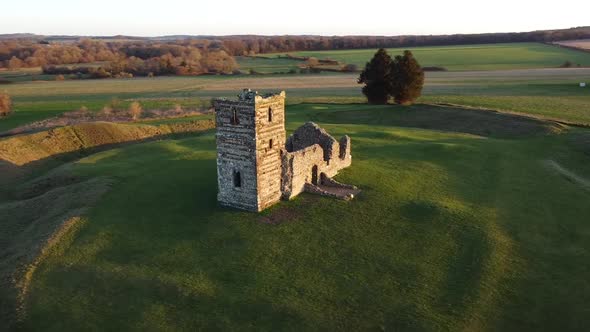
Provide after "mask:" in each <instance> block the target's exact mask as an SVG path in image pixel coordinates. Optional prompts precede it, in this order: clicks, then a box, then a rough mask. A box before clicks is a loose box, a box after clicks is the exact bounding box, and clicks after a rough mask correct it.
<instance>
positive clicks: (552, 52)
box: [265, 43, 590, 70]
mask: <svg viewBox="0 0 590 332" xmlns="http://www.w3.org/2000/svg"><path fill="white" fill-rule="evenodd" d="M404 49H410V50H411V51H412V52H413V53H414V55H415V56H416V58H417V59H418V61H419V62H420V64H421V65H422V66H440V67H445V68H447V69H448V70H499V69H524V68H552V67H559V66H560V65H562V64H563V63H564V62H565V61H571V62H572V63H574V64H575V65H577V64H580V65H581V66H590V54H588V53H584V52H578V51H575V50H569V49H564V48H559V47H556V46H551V45H545V44H539V43H512V44H486V45H461V46H437V47H409V48H397V49H388V51H389V53H390V54H392V55H395V54H401V53H402V52H403V51H404ZM375 51H376V50H372V49H371V50H367V49H363V50H336V51H316V52H294V53H293V54H295V55H299V56H313V57H318V58H330V59H334V60H338V61H342V62H345V63H352V64H356V65H358V66H364V65H365V63H366V62H367V61H369V60H370V59H371V57H372V56H373V54H374V53H375ZM281 54H284V53H281ZM265 56H269V55H268V54H265Z"/></svg>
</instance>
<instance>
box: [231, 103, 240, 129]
mask: <svg viewBox="0 0 590 332" xmlns="http://www.w3.org/2000/svg"><path fill="white" fill-rule="evenodd" d="M231 124H232V125H234V126H235V125H239V124H240V119H239V118H238V110H237V109H236V108H235V107H234V108H232V116H231Z"/></svg>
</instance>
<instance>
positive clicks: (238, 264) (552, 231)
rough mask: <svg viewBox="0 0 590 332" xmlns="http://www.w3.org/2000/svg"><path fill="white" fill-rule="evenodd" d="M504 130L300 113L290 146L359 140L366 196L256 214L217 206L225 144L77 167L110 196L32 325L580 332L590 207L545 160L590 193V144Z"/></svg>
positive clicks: (328, 111)
mask: <svg viewBox="0 0 590 332" xmlns="http://www.w3.org/2000/svg"><path fill="white" fill-rule="evenodd" d="M398 112H402V113H404V114H403V115H404V116H401V115H400V114H399V113H398ZM440 112H443V114H442V115H443V116H441V114H440ZM429 114H431V115H432V116H433V119H434V120H433V121H431V122H430V126H429V127H428V128H429V130H426V129H417V128H409V127H412V126H414V127H419V126H424V125H425V122H424V118H426V117H428V115H429ZM490 114H492V115H490ZM496 115H497V116H498V117H499V118H493V117H490V116H493V113H486V114H479V113H477V112H475V111H473V112H472V111H465V110H454V109H449V108H442V109H440V108H432V107H425V106H420V105H418V106H414V107H411V108H406V107H397V106H367V105H328V104H317V105H309V104H302V105H297V106H289V107H288V130H290V131H291V130H293V129H294V128H296V126H298V125H300V124H302V123H303V122H304V121H307V120H314V121H317V122H318V123H320V124H321V125H322V126H323V127H324V128H326V129H327V130H329V131H330V133H332V134H334V135H335V136H339V135H343V134H349V135H351V137H352V142H353V152H352V154H353V158H354V162H353V166H352V167H350V168H348V169H346V170H344V171H343V172H342V173H341V174H340V175H339V176H338V180H341V181H343V182H346V183H352V184H356V185H358V186H359V187H360V188H362V190H363V193H362V194H361V195H360V196H359V197H357V199H355V200H354V201H352V202H349V203H347V202H342V201H337V200H332V199H327V198H321V197H316V196H310V195H307V194H304V195H302V196H300V197H299V198H297V199H296V200H294V201H291V202H282V203H280V204H279V205H277V206H275V207H273V208H271V209H269V210H267V211H265V212H263V213H262V214H253V213H246V212H239V211H234V210H227V209H221V208H219V207H217V206H216V176H215V173H216V169H215V167H216V166H215V165H216V164H215V156H216V154H215V144H214V135H205V136H199V137H190V138H184V139H172V140H164V141H159V142H151V143H146V144H140V145H134V146H128V147H122V148H117V149H113V150H109V151H104V152H100V153H97V154H94V155H91V156H88V157H86V158H83V159H81V160H79V161H77V162H75V163H73V164H68V165H69V166H68V168H67V172H68V174H72V175H74V176H76V177H81V178H85V179H88V178H90V179H92V178H102V177H104V176H107V175H108V176H109V177H111V178H114V179H116V181H115V183H114V184H113V185H112V187H111V189H110V191H109V192H108V193H107V194H105V195H104V196H103V198H102V199H101V200H100V201H98V203H97V204H96V207H95V208H93V209H92V210H91V211H90V212H89V213H88V214H87V215H86V217H84V218H82V219H81V220H80V222H79V223H78V225H80V226H79V227H75V228H72V230H71V231H69V232H66V234H64V235H63V237H62V240H61V241H60V242H59V243H58V244H57V245H55V246H54V247H53V249H52V250H51V252H50V253H49V254H47V255H45V258H44V260H43V261H42V262H40V263H39V264H38V266H37V268H36V272H35V274H34V276H33V277H32V279H31V283H30V285H29V288H28V289H29V290H28V293H27V296H26V299H24V301H23V302H24V303H25V307H24V312H25V313H26V314H25V316H24V317H25V318H24V321H23V323H22V324H23V327H24V328H27V329H39V328H43V329H44V330H63V329H76V330H87V329H117V330H121V329H123V330H139V329H150V330H194V329H224V330H227V329H240V330H283V329H287V330H318V329H325V330H337V329H338V330H342V329H350V330H368V329H387V330H389V329H399V330H437V331H439V330H461V329H463V330H523V329H525V330H556V329H559V330H572V331H573V330H583V329H585V328H587V327H588V326H590V321H589V320H588V315H587V304H586V300H585V299H586V298H588V296H590V285H589V284H588V281H587V280H589V279H590V275H589V272H588V269H587V268H586V266H587V264H586V262H588V260H589V259H590V257H589V256H590V225H589V224H588V223H587V220H589V219H590V206H589V205H588V204H586V202H587V201H588V198H589V197H590V192H588V191H587V190H586V189H585V188H583V187H581V186H580V185H579V184H578V183H576V182H575V181H570V180H569V179H568V178H567V177H564V176H563V175H562V174H561V173H559V172H556V171H555V169H554V168H552V167H547V163H546V162H545V161H546V160H553V161H555V162H556V163H558V164H559V165H561V167H563V168H564V169H567V170H568V171H570V172H572V173H575V174H577V175H578V176H580V177H585V178H589V177H590V167H589V166H588V165H589V163H588V158H590V155H589V153H590V151H588V150H587V147H586V146H585V144H584V142H586V140H587V139H588V132H587V131H584V130H573V131H571V132H568V133H563V132H562V134H560V135H551V134H549V133H551V132H560V131H561V130H562V127H561V126H559V125H554V124H551V123H545V122H541V121H534V120H526V119H520V120H519V121H520V122H519V121H517V122H512V121H510V119H509V118H503V115H501V114H496ZM473 117H475V118H473ZM480 117H484V118H480ZM408 118H414V119H415V121H416V122H414V123H411V121H410V120H407V119H408ZM445 118H448V121H444V120H445ZM404 119H405V120H404ZM474 119H477V124H478V127H476V129H473V128H474V126H465V125H463V123H474V121H473V120H474ZM482 119H487V120H486V121H480V120H482ZM404 121H406V122H404ZM488 123H491V124H493V125H491V126H490V127H488V126H487V124H488ZM502 124H504V125H502ZM400 126H404V127H400ZM406 126H409V127H406ZM469 128H472V129H471V130H467V129H469ZM514 128H520V129H522V128H525V129H526V130H516V131H515V130H514ZM447 130H455V131H468V132H469V133H461V132H454V133H453V132H449V131H447ZM474 133H479V134H481V135H483V136H477V135H473V134H474ZM548 134H549V135H548ZM584 149H586V150H584ZM64 171H66V170H61V172H64ZM59 172H60V171H59V170H58V171H56V173H55V174H54V176H56V174H57V173H59ZM540 179H542V180H540Z"/></svg>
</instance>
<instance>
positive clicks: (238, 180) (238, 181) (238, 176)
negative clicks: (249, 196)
mask: <svg viewBox="0 0 590 332" xmlns="http://www.w3.org/2000/svg"><path fill="white" fill-rule="evenodd" d="M234 187H236V188H240V187H242V175H241V174H240V172H239V171H234Z"/></svg>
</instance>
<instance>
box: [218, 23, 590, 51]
mask: <svg viewBox="0 0 590 332" xmlns="http://www.w3.org/2000/svg"><path fill="white" fill-rule="evenodd" d="M584 38H590V27H578V28H571V29H561V30H539V31H531V32H509V33H482V34H455V35H423V36H391V37H388V36H333V37H325V36H225V37H217V39H219V40H220V41H221V42H222V43H223V47H224V48H225V49H226V50H227V52H228V53H229V54H231V55H253V54H260V53H277V52H293V51H322V50H338V49H366V48H374V49H379V48H397V47H416V46H444V45H468V44H492V43H516V42H553V41H559V40H574V39H584Z"/></svg>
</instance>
